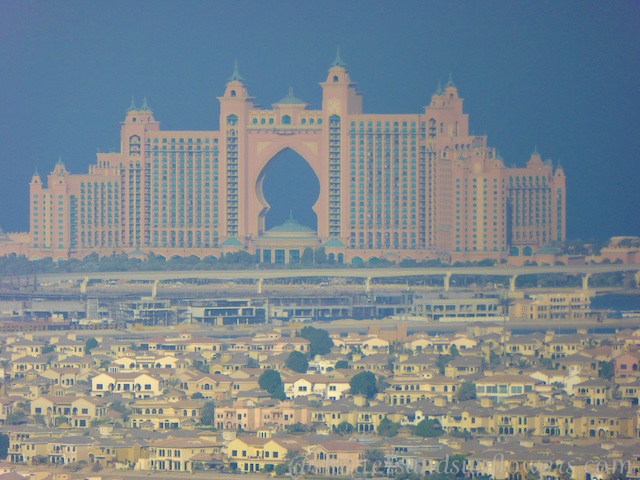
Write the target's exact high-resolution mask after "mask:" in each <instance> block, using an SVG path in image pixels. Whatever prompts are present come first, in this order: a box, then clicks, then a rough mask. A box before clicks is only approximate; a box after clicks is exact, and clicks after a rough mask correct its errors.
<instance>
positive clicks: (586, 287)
mask: <svg viewBox="0 0 640 480" xmlns="http://www.w3.org/2000/svg"><path fill="white" fill-rule="evenodd" d="M590 278H591V274H590V273H587V274H586V275H583V277H582V289H583V290H589V279H590Z"/></svg>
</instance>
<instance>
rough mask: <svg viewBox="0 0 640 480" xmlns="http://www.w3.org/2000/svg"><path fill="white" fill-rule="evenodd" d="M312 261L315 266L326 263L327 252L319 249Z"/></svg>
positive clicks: (321, 248) (322, 248)
mask: <svg viewBox="0 0 640 480" xmlns="http://www.w3.org/2000/svg"><path fill="white" fill-rule="evenodd" d="M314 260H315V262H316V264H317V265H323V264H325V263H327V252H326V251H325V249H324V247H319V248H317V249H316V251H315V255H314Z"/></svg>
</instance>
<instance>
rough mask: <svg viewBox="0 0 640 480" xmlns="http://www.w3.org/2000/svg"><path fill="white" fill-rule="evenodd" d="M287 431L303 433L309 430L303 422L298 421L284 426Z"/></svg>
mask: <svg viewBox="0 0 640 480" xmlns="http://www.w3.org/2000/svg"><path fill="white" fill-rule="evenodd" d="M285 430H286V431H287V433H304V432H308V431H309V427H308V426H307V425H305V424H304V423H301V422H298V423H293V424H291V425H287V426H286V427H285Z"/></svg>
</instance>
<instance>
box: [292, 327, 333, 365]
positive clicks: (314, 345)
mask: <svg viewBox="0 0 640 480" xmlns="http://www.w3.org/2000/svg"><path fill="white" fill-rule="evenodd" d="M299 335H300V336H301V337H302V338H306V339H307V340H309V342H311V343H310V345H309V357H310V358H313V357H315V356H316V355H326V354H327V353H329V352H330V351H331V349H332V348H333V340H331V337H330V336H329V332H327V331H326V330H323V329H321V328H315V327H311V326H308V327H304V328H303V329H302V330H300V333H299Z"/></svg>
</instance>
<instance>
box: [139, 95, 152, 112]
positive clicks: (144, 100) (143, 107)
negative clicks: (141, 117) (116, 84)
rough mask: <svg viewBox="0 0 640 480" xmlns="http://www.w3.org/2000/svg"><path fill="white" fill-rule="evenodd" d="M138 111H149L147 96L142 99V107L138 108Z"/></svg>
mask: <svg viewBox="0 0 640 480" xmlns="http://www.w3.org/2000/svg"><path fill="white" fill-rule="evenodd" d="M140 110H145V111H148V110H151V109H150V108H149V105H147V96H146V95H145V96H144V98H143V99H142V106H141V107H140Z"/></svg>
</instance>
